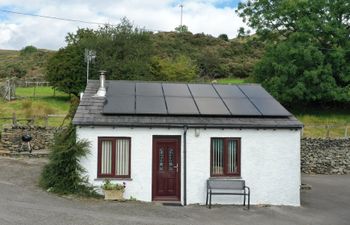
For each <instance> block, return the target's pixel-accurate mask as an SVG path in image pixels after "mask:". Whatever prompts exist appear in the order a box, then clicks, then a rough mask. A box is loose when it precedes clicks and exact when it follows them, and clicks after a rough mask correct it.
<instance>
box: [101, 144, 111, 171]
mask: <svg viewBox="0 0 350 225" xmlns="http://www.w3.org/2000/svg"><path fill="white" fill-rule="evenodd" d="M101 144H102V154H101V173H102V174H111V173H112V141H102V143H101Z"/></svg>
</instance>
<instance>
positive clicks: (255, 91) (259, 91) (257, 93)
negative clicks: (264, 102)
mask: <svg viewBox="0 0 350 225" xmlns="http://www.w3.org/2000/svg"><path fill="white" fill-rule="evenodd" d="M239 88H240V89H241V90H242V91H243V92H244V93H245V94H246V95H247V96H248V97H249V98H273V97H272V96H271V95H270V94H269V93H268V92H267V91H266V90H265V89H264V88H263V87H261V86H260V85H239Z"/></svg>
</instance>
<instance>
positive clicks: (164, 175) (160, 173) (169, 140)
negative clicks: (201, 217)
mask: <svg viewBox="0 0 350 225" xmlns="http://www.w3.org/2000/svg"><path fill="white" fill-rule="evenodd" d="M180 168H181V167H180V137H179V136H154V137H153V184H152V199H153V200H163V201H167V200H168V201H180V174H181V173H180Z"/></svg>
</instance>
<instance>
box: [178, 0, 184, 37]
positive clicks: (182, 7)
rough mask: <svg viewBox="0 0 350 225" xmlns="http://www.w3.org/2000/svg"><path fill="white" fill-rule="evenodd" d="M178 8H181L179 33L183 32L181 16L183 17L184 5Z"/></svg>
mask: <svg viewBox="0 0 350 225" xmlns="http://www.w3.org/2000/svg"><path fill="white" fill-rule="evenodd" d="M179 7H180V8H181V16H180V29H181V32H183V27H182V15H183V9H184V5H183V4H180V5H179Z"/></svg>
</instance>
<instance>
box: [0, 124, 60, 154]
mask: <svg viewBox="0 0 350 225" xmlns="http://www.w3.org/2000/svg"><path fill="white" fill-rule="evenodd" d="M56 131H57V128H52V127H31V126H17V127H12V126H4V128H3V130H2V131H1V141H0V144H1V145H2V146H1V147H2V148H3V149H6V150H8V151H9V152H16V151H18V150H19V149H20V148H21V146H22V135H24V134H30V135H31V136H32V138H33V139H32V141H31V142H30V145H31V147H32V149H33V152H34V151H36V150H47V149H48V148H49V146H50V144H51V143H52V141H53V136H54V134H55V132H56ZM25 147H27V146H25Z"/></svg>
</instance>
